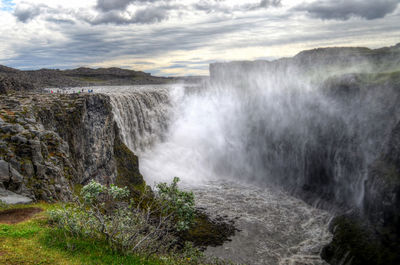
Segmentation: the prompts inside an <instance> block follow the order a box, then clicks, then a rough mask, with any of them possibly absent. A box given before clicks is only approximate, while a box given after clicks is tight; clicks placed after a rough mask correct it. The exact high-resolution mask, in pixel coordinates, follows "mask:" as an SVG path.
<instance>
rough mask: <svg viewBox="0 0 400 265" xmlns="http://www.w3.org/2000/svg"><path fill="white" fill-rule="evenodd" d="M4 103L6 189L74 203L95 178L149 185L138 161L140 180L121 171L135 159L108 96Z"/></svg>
mask: <svg viewBox="0 0 400 265" xmlns="http://www.w3.org/2000/svg"><path fill="white" fill-rule="evenodd" d="M0 102H1V103H0V104H1V106H0V111H1V112H0V118H1V123H0V136H1V140H0V169H1V172H0V173H1V177H0V182H1V184H0V185H2V187H3V188H5V189H6V190H9V191H11V192H15V193H17V194H21V195H25V196H28V197H30V198H32V199H34V200H47V201H51V200H68V199H69V198H70V197H71V195H72V193H73V191H74V189H75V188H79V186H80V185H83V184H86V183H87V182H88V181H89V180H91V179H96V180H98V181H100V182H103V183H116V182H117V179H119V178H124V179H128V181H127V182H125V183H124V184H129V183H130V182H131V181H132V183H133V184H132V185H144V181H143V178H142V176H141V175H140V173H139V172H138V169H137V168H136V166H137V165H138V164H137V161H134V162H136V163H132V165H130V166H131V168H132V169H135V168H136V171H134V170H133V171H132V172H134V175H132V176H131V172H127V171H124V170H123V169H121V167H125V166H127V165H126V164H124V163H122V164H121V163H120V162H119V161H120V158H121V157H122V158H126V157H132V159H133V160H134V159H135V156H134V154H132V153H131V151H130V150H129V149H127V148H126V147H125V148H124V144H123V143H122V142H121V141H120V140H119V137H120V135H119V133H118V129H117V128H116V123H115V122H114V117H113V114H112V110H111V105H110V99H109V97H108V96H106V95H99V94H90V95H89V94H86V95H78V94H75V95H61V94H39V93H26V94H20V93H17V94H9V95H8V96H1V99H0ZM121 149H122V150H121ZM115 150H121V151H119V152H118V155H116V151H115ZM136 159H137V158H136ZM7 170H8V171H7ZM7 172H8V175H7Z"/></svg>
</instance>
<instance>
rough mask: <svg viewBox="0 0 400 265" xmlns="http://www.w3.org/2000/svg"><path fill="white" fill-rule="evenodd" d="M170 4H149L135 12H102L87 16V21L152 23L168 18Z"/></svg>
mask: <svg viewBox="0 0 400 265" xmlns="http://www.w3.org/2000/svg"><path fill="white" fill-rule="evenodd" d="M171 8H172V7H170V6H154V7H153V6H149V7H145V8H142V9H138V10H136V11H135V13H133V14H130V13H126V12H121V11H117V10H112V11H108V12H105V13H100V14H98V15H97V16H96V17H94V18H87V19H86V22H88V23H89V24H91V25H99V24H115V25H123V24H135V23H136V24H152V23H156V22H161V21H163V20H165V19H167V18H168V11H169V10H170V9H171Z"/></svg>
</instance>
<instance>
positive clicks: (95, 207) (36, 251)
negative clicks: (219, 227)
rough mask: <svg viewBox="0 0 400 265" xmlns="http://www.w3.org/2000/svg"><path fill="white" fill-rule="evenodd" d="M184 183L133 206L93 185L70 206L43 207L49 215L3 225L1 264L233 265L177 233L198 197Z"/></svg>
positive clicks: (113, 189)
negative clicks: (180, 244) (182, 187)
mask: <svg viewBox="0 0 400 265" xmlns="http://www.w3.org/2000/svg"><path fill="white" fill-rule="evenodd" d="M178 181H179V179H177V178H176V179H174V181H173V182H172V183H171V184H169V185H168V184H166V183H162V184H159V185H158V186H157V189H155V191H154V193H153V195H152V197H153V198H154V200H148V197H144V196H143V197H142V200H140V201H136V202H135V201H133V200H129V191H128V190H127V189H125V188H119V187H117V186H113V185H110V186H104V185H101V184H99V183H97V182H94V181H92V182H90V183H89V184H88V185H86V186H84V187H82V189H81V191H80V197H79V198H75V199H76V201H75V202H73V203H68V204H61V203H57V204H47V203H38V204H34V205H19V206H11V207H10V206H5V205H0V207H1V209H5V208H7V209H10V208H27V207H30V208H31V207H37V208H41V209H43V210H44V211H43V212H40V213H38V214H37V215H35V216H34V218H32V219H30V220H28V221H25V222H22V223H18V224H15V225H8V224H0V264H11V265H13V264H124V265H126V264H155V265H157V264H227V263H226V262H223V261H220V260H217V259H216V260H207V259H206V258H205V257H204V256H203V254H202V252H200V251H199V250H198V249H197V248H195V247H194V246H193V245H192V244H191V243H189V242H186V243H185V244H184V247H183V248H182V249H179V250H178V249H177V248H176V246H177V245H175V243H176V240H177V237H176V236H175V233H178V232H182V231H186V230H187V229H189V227H191V225H192V223H193V220H194V216H195V214H194V197H193V194H192V193H190V192H185V191H181V190H179V189H178V186H177V184H178Z"/></svg>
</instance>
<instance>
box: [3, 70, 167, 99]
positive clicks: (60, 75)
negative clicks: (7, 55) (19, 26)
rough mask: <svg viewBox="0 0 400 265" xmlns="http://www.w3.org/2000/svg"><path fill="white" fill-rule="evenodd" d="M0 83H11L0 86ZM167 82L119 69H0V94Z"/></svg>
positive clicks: (144, 74) (161, 78) (139, 72)
mask: <svg viewBox="0 0 400 265" xmlns="http://www.w3.org/2000/svg"><path fill="white" fill-rule="evenodd" d="M2 80H12V81H4V82H3V81H2ZM171 81H175V79H174V78H167V77H157V76H152V75H151V74H149V73H144V72H141V71H134V70H127V69H120V68H98V69H91V68H84V67H81V68H77V69H73V70H57V69H55V70H54V69H40V70H32V71H21V70H17V69H14V68H10V67H6V66H2V65H0V93H1V92H2V90H4V89H2V88H5V87H7V88H8V89H15V90H24V89H25V90H26V89H33V88H35V89H40V88H46V87H79V86H96V85H98V86H100V85H143V84H165V83H168V82H171ZM6 82H7V83H6ZM2 83H4V85H2ZM27 84H28V85H27ZM3 92H4V91H3Z"/></svg>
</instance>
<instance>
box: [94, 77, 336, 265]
mask: <svg viewBox="0 0 400 265" xmlns="http://www.w3.org/2000/svg"><path fill="white" fill-rule="evenodd" d="M189 89H190V88H189ZM99 91H100V92H102V93H107V94H109V95H110V97H111V100H112V101H111V102H112V105H113V108H114V114H115V118H116V120H117V122H118V125H119V126H120V128H121V133H122V135H123V138H124V140H125V141H126V143H127V145H128V146H129V147H130V148H131V149H132V150H133V151H135V153H137V154H138V155H139V158H140V170H141V172H142V174H143V176H144V177H145V180H146V182H147V183H148V184H149V185H152V184H154V183H155V182H164V181H167V182H169V181H170V180H171V179H172V178H173V177H174V176H178V177H180V178H181V180H182V183H181V184H182V185H183V186H184V187H185V189H190V190H192V191H193V192H194V193H195V196H196V203H197V205H198V206H199V207H202V208H205V209H206V211H207V212H208V213H209V214H210V215H211V216H213V217H216V216H217V215H218V216H223V217H225V218H228V219H236V221H235V225H236V227H237V228H238V229H239V230H240V232H237V233H236V235H235V236H234V237H233V238H232V241H231V242H226V243H225V244H224V245H223V246H220V247H209V248H208V249H207V251H206V253H207V254H208V255H211V256H217V257H221V258H225V259H228V260H231V261H234V262H238V263H242V264H268V265H274V264H280V265H289V264H290V265H292V264H293V265H294V264H310V265H311V264H315V265H317V264H318V265H319V264H325V263H324V262H323V261H322V260H321V259H320V257H319V253H320V251H321V249H322V247H323V246H324V245H326V244H327V243H328V242H329V240H330V238H331V235H330V233H329V232H328V222H329V218H330V215H329V214H328V213H326V212H324V211H322V210H318V209H315V208H313V207H311V206H309V205H307V204H306V203H304V202H302V201H301V200H298V199H296V198H293V197H291V196H289V195H287V194H286V193H284V192H282V191H280V190H279V189H276V188H273V187H272V186H269V187H268V186H264V187H262V188H260V187H256V186H254V185H251V184H246V181H247V179H248V176H246V175H244V174H246V173H249V174H250V172H252V174H254V170H253V171H252V168H250V167H249V168H246V165H245V163H243V161H237V163H236V164H235V159H237V158H238V157H241V156H240V155H233V156H229V154H230V153H231V152H244V153H245V145H244V144H243V142H244V141H240V137H241V135H240V134H238V131H236V130H232V129H231V130H227V129H229V128H234V127H235V125H236V124H237V122H238V119H239V117H240V115H242V114H241V113H240V109H238V108H237V102H236V101H237V97H235V96H232V97H229V94H225V95H224V97H223V100H221V97H220V96H218V92H217V91H214V92H213V91H204V92H198V93H195V92H194V93H185V88H184V86H182V85H176V86H167V87H153V86H147V87H145V89H144V88H143V87H131V88H129V89H127V88H115V87H113V88H102V89H99ZM143 91H145V92H143ZM151 91H153V92H154V93H157V92H160V93H161V94H164V93H166V91H168V94H169V99H170V100H169V101H168V103H165V102H164V101H163V102H161V104H160V102H157V101H151V102H155V104H142V103H140V102H139V103H135V104H136V106H133V107H132V105H131V104H130V103H129V102H130V101H136V100H144V98H145V97H150V98H154V94H152V92H151ZM146 101H149V99H146ZM129 106H130V107H129ZM137 106H141V110H140V111H139V112H138V111H133V112H131V111H129V110H127V109H126V108H128V107H129V108H137ZM143 108H144V109H143ZM137 113H140V115H139V116H140V118H138V117H137V116H136V117H133V116H134V115H138V114H137ZM143 113H144V114H143ZM162 118H165V119H168V121H166V120H163V121H162V122H161V124H162V126H160V124H159V123H160V120H161V119H162ZM138 120H140V122H141V123H143V124H144V125H143V126H142V128H144V129H143V130H142V129H141V130H139V132H138V131H135V128H136V127H135V126H137V124H138ZM166 124H167V125H166ZM149 128H150V129H149ZM157 128H161V129H163V130H165V131H155V130H157ZM147 129H149V130H147ZM160 135H162V137H161V136H160ZM140 137H143V138H142V139H145V140H144V141H142V140H141V139H140ZM148 139H152V140H148ZM146 146H147V148H146ZM227 156H228V157H227ZM221 161H226V164H224V163H221ZM240 180H242V183H240Z"/></svg>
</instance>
